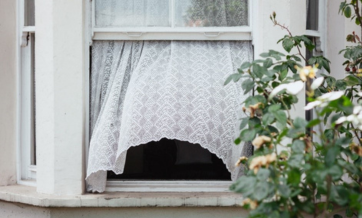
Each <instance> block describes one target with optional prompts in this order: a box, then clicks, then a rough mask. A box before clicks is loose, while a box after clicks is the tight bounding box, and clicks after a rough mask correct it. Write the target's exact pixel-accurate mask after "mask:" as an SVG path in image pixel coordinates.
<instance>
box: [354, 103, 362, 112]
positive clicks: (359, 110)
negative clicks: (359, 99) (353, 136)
mask: <svg viewBox="0 0 362 218" xmlns="http://www.w3.org/2000/svg"><path fill="white" fill-rule="evenodd" d="M361 111H362V106H360V105H357V106H355V107H354V108H353V113H354V114H359V113H360V112H361Z"/></svg>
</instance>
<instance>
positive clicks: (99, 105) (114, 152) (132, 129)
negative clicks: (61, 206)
mask: <svg viewBox="0 0 362 218" xmlns="http://www.w3.org/2000/svg"><path fill="white" fill-rule="evenodd" d="M251 59H252V48H251V44H250V43H249V42H227V41H223V42H221V41H134V42H132V41H96V42H94V44H93V48H92V77H91V87H92V90H91V131H92V136H91V142H90V151H89V158H88V159H89V161H88V170H87V179H86V180H87V187H88V190H89V191H98V192H103V191H104V190H105V183H106V174H107V173H106V171H108V170H111V171H113V172H115V173H117V174H121V173H122V172H123V169H124V165H125V160H126V153H127V150H128V149H129V148H130V147H132V146H137V145H141V144H145V143H148V142H151V141H158V140H160V139H162V138H168V139H177V140H180V141H187V142H190V143H194V144H200V145H201V146H202V147H204V148H206V149H208V150H209V151H210V152H212V153H214V154H216V155H217V156H218V157H219V158H220V159H222V161H223V162H224V163H225V165H226V167H227V169H228V170H229V171H230V172H231V175H232V178H233V179H235V178H237V177H238V176H239V174H240V173H241V170H240V169H238V168H235V165H234V164H235V162H236V161H237V160H238V158H239V157H240V156H241V155H243V146H242V145H241V146H235V145H234V143H233V141H234V139H235V138H236V136H237V135H238V133H239V130H238V125H239V122H240V117H241V116H242V112H241V103H242V101H243V100H245V98H246V97H247V96H244V95H242V91H241V88H240V84H239V85H237V84H234V83H231V84H229V85H227V86H224V85H223V83H224V81H225V79H226V78H227V77H228V76H229V75H230V74H232V73H234V72H236V70H237V67H239V66H240V65H241V63H242V62H244V61H250V60H251Z"/></svg>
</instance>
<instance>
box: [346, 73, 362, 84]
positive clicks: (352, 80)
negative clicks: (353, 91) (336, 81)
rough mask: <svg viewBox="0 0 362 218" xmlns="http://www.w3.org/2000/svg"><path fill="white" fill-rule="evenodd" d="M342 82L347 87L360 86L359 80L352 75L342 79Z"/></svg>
mask: <svg viewBox="0 0 362 218" xmlns="http://www.w3.org/2000/svg"><path fill="white" fill-rule="evenodd" d="M344 81H345V82H346V84H347V86H354V85H357V84H360V80H359V79H358V78H357V77H356V76H354V75H348V76H347V77H346V78H344Z"/></svg>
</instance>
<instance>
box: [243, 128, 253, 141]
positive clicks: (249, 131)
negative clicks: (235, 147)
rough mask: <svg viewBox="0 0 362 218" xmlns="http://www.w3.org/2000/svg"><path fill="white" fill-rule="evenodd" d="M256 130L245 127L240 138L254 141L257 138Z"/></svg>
mask: <svg viewBox="0 0 362 218" xmlns="http://www.w3.org/2000/svg"><path fill="white" fill-rule="evenodd" d="M255 135H256V130H255V129H244V130H243V131H242V132H241V133H240V139H241V140H242V141H244V142H248V141H252V140H253V139H254V138H255Z"/></svg>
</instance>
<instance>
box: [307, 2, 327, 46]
mask: <svg viewBox="0 0 362 218" xmlns="http://www.w3.org/2000/svg"><path fill="white" fill-rule="evenodd" d="M326 7H327V1H326V0H319V5H318V30H308V29H306V31H305V35H306V36H309V37H313V38H315V39H316V40H317V42H316V48H315V51H314V52H317V53H326V50H325V49H326V46H325V45H326V25H325V24H326V23H327V22H326V19H327V16H326Z"/></svg>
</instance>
